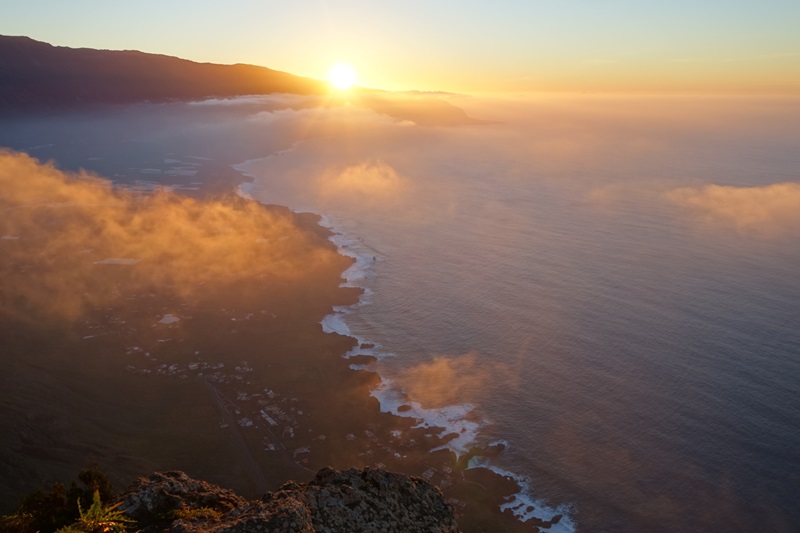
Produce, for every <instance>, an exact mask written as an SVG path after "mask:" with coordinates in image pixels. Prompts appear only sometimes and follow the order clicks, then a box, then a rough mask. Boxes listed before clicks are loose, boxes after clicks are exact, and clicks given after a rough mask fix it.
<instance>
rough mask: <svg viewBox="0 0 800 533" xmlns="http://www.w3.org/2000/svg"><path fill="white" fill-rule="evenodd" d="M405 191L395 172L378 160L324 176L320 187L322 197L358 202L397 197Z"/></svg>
mask: <svg viewBox="0 0 800 533" xmlns="http://www.w3.org/2000/svg"><path fill="white" fill-rule="evenodd" d="M406 187H407V183H406V181H405V180H404V179H403V178H401V177H400V175H399V174H398V173H397V171H395V169H394V168H392V167H391V166H390V165H388V164H386V163H384V162H383V161H380V160H377V161H368V162H364V163H359V164H357V165H350V166H347V167H345V168H343V169H340V170H333V171H328V172H325V173H323V174H322V176H321V177H320V183H319V190H320V194H321V195H322V196H323V197H325V196H327V197H331V196H333V197H337V196H343V197H347V198H350V197H355V198H357V199H358V200H359V201H364V200H367V201H369V200H370V199H380V200H383V199H386V198H388V197H396V196H397V195H398V194H402V193H403V192H405V189H406Z"/></svg>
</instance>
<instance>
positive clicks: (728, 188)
mask: <svg viewBox="0 0 800 533" xmlns="http://www.w3.org/2000/svg"><path fill="white" fill-rule="evenodd" d="M448 98H449V100H450V101H451V103H453V104H454V105H457V106H460V107H462V108H464V109H465V110H466V111H467V112H468V113H469V114H470V116H473V117H476V118H479V119H482V120H484V121H486V122H485V123H483V124H480V125H472V126H454V127H431V126H420V125H417V124H415V123H414V122H412V121H410V120H400V119H396V118H390V117H388V116H385V115H381V114H378V113H375V112H373V111H370V110H369V109H365V108H362V107H360V106H359V105H358V103H357V102H352V103H348V102H346V101H339V102H335V103H330V102H327V103H324V105H320V102H319V101H318V100H315V99H309V98H305V97H293V96H287V95H279V96H271V97H250V98H243V99H238V100H222V101H220V100H210V101H206V102H201V103H192V104H177V103H176V104H155V105H150V106H131V107H129V108H128V107H126V108H114V109H102V110H99V111H97V112H96V113H94V114H91V113H75V114H65V115H63V116H56V117H39V118H35V117H34V118H28V117H25V118H21V119H19V121H17V122H14V123H11V124H10V125H8V127H6V128H4V129H2V130H0V145H2V146H11V147H13V148H15V149H18V150H24V151H26V152H28V153H30V154H31V155H32V156H34V157H39V158H41V159H42V160H47V159H51V158H52V159H55V160H56V161H57V162H58V165H59V166H60V167H62V168H67V169H77V168H87V169H90V170H93V171H95V172H98V173H100V174H101V175H103V176H106V177H108V178H110V179H112V180H114V181H115V182H117V184H118V185H119V186H122V185H121V184H124V186H126V187H131V188H133V190H140V189H141V190H150V189H153V188H160V187H163V185H164V183H172V182H174V188H176V189H182V188H184V189H188V190H190V191H192V190H197V188H198V187H200V186H201V185H202V182H203V181H204V180H206V179H207V178H209V179H210V178H214V176H204V175H202V173H198V168H199V166H198V165H197V164H196V161H199V160H200V159H202V160H203V161H211V160H213V162H215V163H219V164H220V165H222V167H225V168H227V170H228V171H230V168H229V167H228V165H232V166H234V168H236V169H237V170H239V171H241V172H243V173H246V174H248V175H250V176H252V178H253V181H252V183H245V184H243V185H242V186H241V193H242V194H244V195H248V196H251V197H253V198H255V199H257V200H259V201H261V202H264V203H267V204H278V205H285V206H288V207H290V208H291V209H293V210H296V211H302V212H306V211H308V212H313V213H318V214H319V215H320V216H321V217H322V222H323V224H325V225H327V226H328V227H330V228H331V229H332V231H334V232H335V235H334V237H332V239H333V241H334V242H335V243H336V244H337V245H338V246H339V248H340V250H341V251H342V253H345V254H347V255H350V256H352V257H354V258H355V260H356V261H355V264H354V266H353V267H352V268H351V269H350V270H348V272H346V274H345V277H346V280H345V281H344V282H343V283H344V284H346V285H352V286H357V287H361V288H363V290H364V292H363V296H362V298H361V302H360V303H359V304H358V305H355V306H352V307H343V308H336V309H335V310H334V312H333V313H332V314H331V315H329V316H328V317H326V318H325V319H324V320H323V321H322V323H321V327H322V328H324V330H325V331H329V332H337V333H342V334H348V335H351V336H353V337H355V338H356V339H357V340H358V341H359V345H358V346H357V347H356V348H355V349H354V350H353V351H352V352H351V354H350V355H355V354H359V353H362V354H370V355H374V356H376V357H377V362H375V363H374V364H370V365H368V368H369V369H370V370H372V371H375V372H377V373H378V374H379V375H380V376H381V378H380V379H381V382H380V383H381V384H380V385H379V386H378V387H376V388H375V389H374V390H373V391H372V392H371V394H372V395H373V396H374V397H375V398H377V399H378V400H379V401H380V405H381V409H382V410H384V411H387V412H393V413H395V414H397V415H398V416H405V417H413V418H415V419H417V420H419V421H420V424H422V425H424V426H427V427H431V428H433V427H436V428H443V430H441V429H439V430H437V431H441V433H442V435H447V436H448V441H447V446H448V447H449V448H451V449H452V450H454V451H455V452H457V453H460V454H463V453H465V452H467V451H468V450H470V449H471V448H474V447H478V446H485V445H488V444H493V443H502V444H503V445H504V447H505V448H504V449H503V451H502V452H501V453H499V454H497V455H495V456H492V457H474V458H472V459H471V460H470V467H472V468H489V469H492V470H494V471H495V472H498V473H500V474H502V475H506V476H511V477H512V478H514V479H515V480H517V482H518V484H519V485H520V491H519V493H518V494H516V495H515V496H514V497H512V498H511V499H509V500H508V501H507V502H506V503H505V504H504V508H507V509H510V510H511V511H512V512H514V513H515V514H516V515H517V516H518V518H519V519H520V520H527V519H528V518H530V517H538V518H542V519H548V518H550V517H553V516H555V515H558V514H563V515H564V518H563V519H562V520H561V521H560V522H558V524H556V525H555V526H554V527H552V528H550V529H549V530H550V531H552V532H556V531H582V532H592V533H594V532H640V531H648V532H651V531H652V532H658V531H664V532H672V531H703V532H706V531H708V532H735V531H775V532H780V531H785V532H789V531H795V530H796V528H797V524H800V506H798V505H797V487H800V329H799V328H798V323H799V322H800V275H799V274H798V272H800V246H798V245H797V243H798V238H800V128H799V127H798V124H800V99H797V98H790V97H778V96H774V97H766V96H765V97H741V96H717V97H714V96H635V95H633V96H597V95H574V96H542V95H539V96H530V95H525V96H519V95H516V96H515V95H506V96H502V97H500V96H493V97H480V98H479V97H468V96H455V95H452V96H449V97H448ZM222 167H220V168H222ZM214 168H216V167H214ZM219 172H220V173H222V170H220V171H219ZM148 180H153V181H148ZM359 361H363V358H362V359H361V360H359ZM359 364H360V363H359Z"/></svg>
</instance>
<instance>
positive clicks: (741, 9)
mask: <svg viewBox="0 0 800 533" xmlns="http://www.w3.org/2000/svg"><path fill="white" fill-rule="evenodd" d="M0 13H2V17H0V34H2V35H26V36H29V37H32V38H34V39H37V40H41V41H46V42H49V43H51V44H54V45H61V46H70V47H89V48H107V49H135V50H141V51H144V52H153V53H162V54H167V55H174V56H178V57H183V58H186V59H191V60H195V61H207V62H214V63H250V64H256V65H262V66H266V67H270V68H274V69H278V70H284V71H287V72H291V73H294V74H299V75H304V76H310V77H315V78H325V77H326V76H327V72H328V70H329V68H330V66H331V65H332V64H334V63H338V62H344V63H349V64H351V65H353V67H354V68H355V69H356V71H357V72H358V81H359V83H360V84H361V85H364V86H369V87H376V88H383V89H390V90H414V89H416V90H443V91H458V92H528V91H569V92H575V91H577V92H598V91H599V92H603V91H615V92H620V91H621V92H628V91H634V92H638V91H655V92H664V91H666V92H673V91H688V92H696V91H701V92H726V93H727V92H779V93H781V92H783V93H785V92H790V93H798V92H800V30H798V28H800V2H799V1H797V0H728V1H722V0H671V1H669V2H667V1H655V0H494V1H488V0H438V1H431V0H426V1H422V0H403V1H402V2H401V1H399V0H381V1H379V2H378V1H373V2H366V1H363V0H359V1H356V0H336V1H334V0H297V1H289V0H281V1H275V0H229V1H227V2H219V1H212V0H191V1H190V0H137V1H136V2H132V1H127V0H118V1H115V2H108V1H102V0H71V1H69V2H64V1H62V0H49V1H46V0H25V1H21V0H17V1H11V0H0Z"/></svg>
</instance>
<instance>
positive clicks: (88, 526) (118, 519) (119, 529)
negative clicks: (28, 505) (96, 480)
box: [56, 490, 133, 533]
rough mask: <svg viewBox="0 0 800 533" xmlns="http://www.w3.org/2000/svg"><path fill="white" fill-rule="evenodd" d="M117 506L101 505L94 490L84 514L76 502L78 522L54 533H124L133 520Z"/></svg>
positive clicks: (117, 504) (97, 493)
mask: <svg viewBox="0 0 800 533" xmlns="http://www.w3.org/2000/svg"><path fill="white" fill-rule="evenodd" d="M119 505H120V504H119V503H116V504H114V505H111V506H105V505H103V503H102V502H101V501H100V492H99V491H98V490H95V491H94V494H93V495H92V505H91V506H89V509H87V510H86V512H84V511H83V509H82V508H81V504H80V502H78V514H79V515H80V518H78V521H77V522H75V523H74V524H72V525H71V526H66V527H63V528H61V529H59V530H58V531H57V532H56V533H125V531H126V530H127V524H131V523H133V520H131V519H130V518H128V517H127V516H125V513H124V512H123V511H120V510H119V509H117V507H119Z"/></svg>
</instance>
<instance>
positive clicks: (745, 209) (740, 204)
mask: <svg viewBox="0 0 800 533" xmlns="http://www.w3.org/2000/svg"><path fill="white" fill-rule="evenodd" d="M667 198H668V199H669V200H671V201H672V202H675V203H677V204H679V205H682V206H684V207H686V208H688V209H690V210H692V211H693V212H695V213H696V214H697V215H698V216H700V217H701V218H702V219H703V220H704V221H706V222H711V223H716V224H722V225H724V226H727V227H732V228H735V229H736V230H737V231H739V232H741V233H755V234H764V235H788V234H794V235H796V234H800V183H791V182H787V183H774V184H772V185H765V186H761V187H733V186H723V185H706V186H704V187H698V188H693V187H686V188H681V189H675V190H672V191H670V192H669V193H667Z"/></svg>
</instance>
